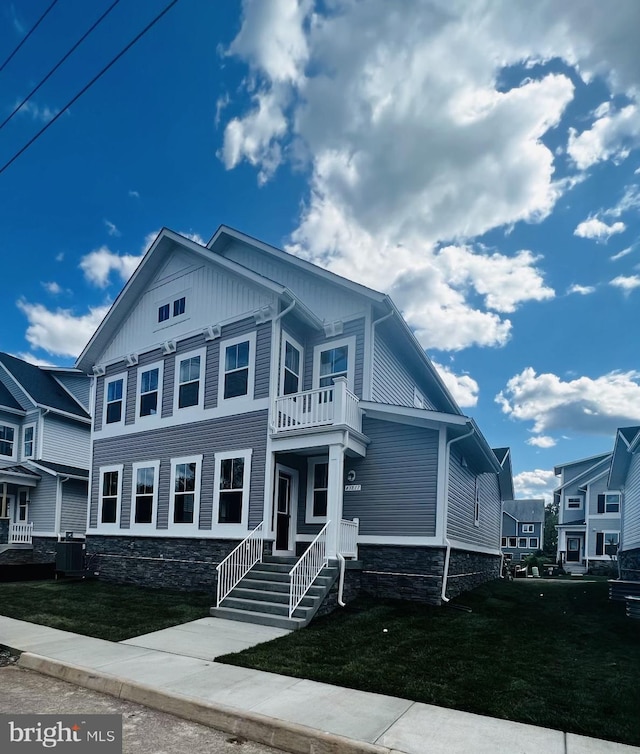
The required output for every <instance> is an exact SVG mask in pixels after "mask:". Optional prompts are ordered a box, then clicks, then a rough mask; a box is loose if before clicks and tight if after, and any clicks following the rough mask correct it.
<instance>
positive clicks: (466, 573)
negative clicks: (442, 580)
mask: <svg viewBox="0 0 640 754" xmlns="http://www.w3.org/2000/svg"><path fill="white" fill-rule="evenodd" d="M500 560H501V558H500V555H485V554H484V553H481V552H467V551H465V550H451V555H450V557H449V578H448V579H447V597H448V598H449V599H452V598H453V597H457V596H458V595H459V594H462V593H463V592H468V591H469V590H470V589H475V588H476V587H478V586H480V585H481V584H485V583H486V582H487V581H494V580H495V579H498V578H500Z"/></svg>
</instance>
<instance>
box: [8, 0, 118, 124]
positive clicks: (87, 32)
mask: <svg viewBox="0 0 640 754" xmlns="http://www.w3.org/2000/svg"><path fill="white" fill-rule="evenodd" d="M56 2H57V0H56ZM119 2H120V0H115V2H114V3H112V4H111V5H110V6H109V7H108V8H107V10H106V11H105V12H104V13H103V14H102V15H101V16H100V18H99V19H98V20H97V21H96V22H95V23H94V24H93V25H92V26H91V27H90V28H89V29H88V30H87V31H85V33H84V34H83V35H82V36H81V37H80V39H79V40H78V41H77V42H76V43H75V44H74V45H73V47H72V48H71V49H70V50H69V51H68V52H67V53H66V54H65V55H63V57H62V58H61V59H60V60H59V61H58V62H57V63H56V64H55V66H54V67H53V68H52V69H51V70H50V71H49V73H47V75H46V76H45V77H44V78H43V79H42V81H40V83H39V84H38V85H37V86H36V87H35V88H34V89H32V90H31V91H30V92H29V94H27V96H26V97H25V98H24V99H23V100H22V102H21V103H20V104H19V105H16V107H15V108H14V110H13V112H12V113H10V114H9V115H7V117H6V118H5V119H4V120H3V121H2V123H0V130H1V129H3V128H4V127H5V126H6V125H7V123H8V122H9V121H10V120H11V118H13V116H14V115H15V114H16V113H17V112H18V111H19V110H20V109H21V108H22V107H23V106H24V104H25V103H26V102H28V101H29V100H30V99H31V97H33V95H34V94H35V93H36V92H37V91H38V89H40V87H41V86H42V85H43V84H45V83H46V82H47V81H48V80H49V79H50V78H51V76H53V74H54V73H55V72H56V71H57V70H58V68H60V66H61V65H62V64H63V63H64V61H65V60H66V59H67V58H68V57H69V56H70V55H71V54H72V53H73V52H75V50H77V49H78V47H79V46H80V45H81V44H82V43H83V42H84V40H85V39H86V38H87V37H88V36H89V34H91V32H92V31H93V30H94V29H95V28H96V26H98V25H99V24H100V23H101V22H102V21H103V19H105V18H106V17H107V16H108V15H109V13H111V11H112V10H113V9H114V8H115V7H116V5H117V4H118V3H119Z"/></svg>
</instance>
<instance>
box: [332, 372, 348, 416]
mask: <svg viewBox="0 0 640 754" xmlns="http://www.w3.org/2000/svg"><path fill="white" fill-rule="evenodd" d="M346 408H347V378H346V377H336V378H335V379H334V380H333V412H334V413H333V422H334V424H345V423H346Z"/></svg>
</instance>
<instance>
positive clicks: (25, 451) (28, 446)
mask: <svg viewBox="0 0 640 754" xmlns="http://www.w3.org/2000/svg"><path fill="white" fill-rule="evenodd" d="M34 436H35V427H34V426H33V424H31V425H30V426H28V427H25V428H24V434H23V435H22V455H23V457H24V458H33V456H34V447H33V445H34V442H33V441H34Z"/></svg>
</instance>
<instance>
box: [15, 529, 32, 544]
mask: <svg viewBox="0 0 640 754" xmlns="http://www.w3.org/2000/svg"><path fill="white" fill-rule="evenodd" d="M32 534H33V524H11V529H10V531H9V544H10V545H30V544H31V539H32Z"/></svg>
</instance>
